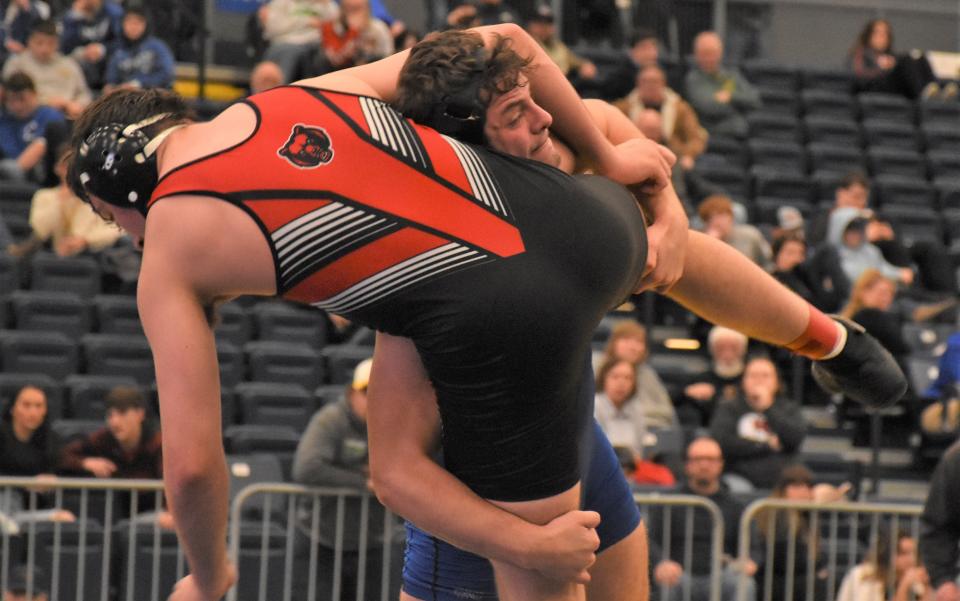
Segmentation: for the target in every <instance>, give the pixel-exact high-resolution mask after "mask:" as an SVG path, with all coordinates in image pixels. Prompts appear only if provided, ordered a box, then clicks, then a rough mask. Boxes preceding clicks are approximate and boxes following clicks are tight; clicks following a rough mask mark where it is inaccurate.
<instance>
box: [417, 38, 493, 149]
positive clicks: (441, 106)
mask: <svg viewBox="0 0 960 601" xmlns="http://www.w3.org/2000/svg"><path fill="white" fill-rule="evenodd" d="M473 58H474V67H473V68H472V69H470V81H469V82H468V83H467V85H466V86H464V87H463V89H461V90H459V91H458V92H455V93H453V94H447V95H446V96H444V97H443V100H441V101H440V102H439V103H437V104H435V105H433V107H432V108H431V110H430V114H429V115H427V119H426V121H425V122H424V123H423V125H426V126H427V127H431V128H433V129H435V130H437V131H438V132H440V133H442V134H445V135H448V136H450V137H451V138H456V139H457V140H460V141H461V142H469V143H471V144H483V142H484V138H483V126H484V124H485V123H486V121H487V107H486V106H485V105H484V104H483V102H481V101H480V87H481V86H482V85H483V74H484V72H485V71H486V69H487V53H486V48H484V47H483V46H482V45H481V46H479V47H478V48H477V49H476V50H475V51H474V53H473Z"/></svg>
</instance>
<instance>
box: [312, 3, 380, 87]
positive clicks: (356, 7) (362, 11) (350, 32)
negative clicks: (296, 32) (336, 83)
mask: <svg viewBox="0 0 960 601" xmlns="http://www.w3.org/2000/svg"><path fill="white" fill-rule="evenodd" d="M340 11H341V15H340V17H339V18H337V19H333V20H331V21H326V22H325V23H323V25H321V28H320V30H321V45H322V53H321V55H320V56H318V58H319V59H320V62H321V64H320V65H319V66H318V67H317V68H315V69H314V71H315V72H317V73H323V72H326V71H335V70H337V69H345V68H347V67H355V66H357V65H364V64H366V63H370V62H373V61H375V60H378V59H381V58H383V57H385V56H388V55H390V54H393V36H392V35H390V28H389V27H387V24H386V23H384V22H383V21H381V20H380V19H378V18H376V17H374V16H373V14H372V13H371V12H370V2H369V0H341V2H340Z"/></svg>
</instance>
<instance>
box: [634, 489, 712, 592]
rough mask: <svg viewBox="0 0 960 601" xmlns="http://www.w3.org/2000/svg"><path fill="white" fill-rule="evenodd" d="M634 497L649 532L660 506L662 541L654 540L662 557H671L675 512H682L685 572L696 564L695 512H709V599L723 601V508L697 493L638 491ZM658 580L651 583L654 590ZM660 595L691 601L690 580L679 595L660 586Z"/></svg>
mask: <svg viewBox="0 0 960 601" xmlns="http://www.w3.org/2000/svg"><path fill="white" fill-rule="evenodd" d="M634 500H635V501H636V503H637V505H638V506H639V507H640V512H641V514H642V515H643V520H644V522H645V523H646V524H647V528H648V531H649V529H650V527H651V525H652V524H651V511H650V510H651V509H658V510H659V512H660V513H659V515H658V516H656V517H657V519H658V520H660V521H661V522H662V526H658V528H660V529H661V536H660V537H659V540H652V539H651V543H657V544H659V546H660V548H661V549H662V551H663V557H665V558H668V557H671V555H672V554H671V550H672V549H671V547H672V544H673V542H674V537H673V532H672V531H671V530H672V528H673V526H674V512H675V511H677V512H680V511H682V512H683V537H682V541H683V562H682V563H681V562H678V563H681V565H682V566H683V572H684V574H691V573H692V570H691V568H692V566H693V546H694V545H693V537H694V533H695V532H694V513H695V511H697V510H698V509H699V510H702V511H706V512H707V515H709V517H710V523H711V528H710V532H711V534H710V549H711V551H710V597H709V601H720V588H721V578H722V568H721V560H722V558H723V532H724V524H723V515H722V514H721V512H720V508H719V507H717V505H716V504H715V503H714V502H713V501H711V500H710V499H708V498H706V497H701V496H696V495H673V494H671V495H661V494H638V495H634ZM654 587H655V583H651V591H652V590H653V589H654ZM658 592H659V598H660V600H661V601H667V600H668V599H670V600H672V601H691V593H692V591H691V581H690V579H689V578H688V579H685V580H684V581H683V586H681V591H680V594H679V596H676V595H674V596H672V597H671V593H672V591H671V590H670V589H667V588H665V587H659V591H658ZM693 601H705V600H703V599H693Z"/></svg>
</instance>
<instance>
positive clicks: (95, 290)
mask: <svg viewBox="0 0 960 601" xmlns="http://www.w3.org/2000/svg"><path fill="white" fill-rule="evenodd" d="M30 273H31V278H30V288H31V289H32V290H51V291H54V292H75V293H77V294H79V295H80V296H83V297H91V296H93V295H95V294H99V292H100V286H101V283H100V265H99V264H98V263H97V261H96V259H94V258H93V257H83V256H77V257H58V256H56V255H53V254H50V253H38V254H37V255H36V256H35V257H34V258H33V259H32V260H31V262H30Z"/></svg>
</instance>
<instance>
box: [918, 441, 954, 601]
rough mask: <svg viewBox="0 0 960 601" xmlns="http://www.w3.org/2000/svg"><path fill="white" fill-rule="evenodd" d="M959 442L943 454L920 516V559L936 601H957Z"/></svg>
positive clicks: (931, 480)
mask: <svg viewBox="0 0 960 601" xmlns="http://www.w3.org/2000/svg"><path fill="white" fill-rule="evenodd" d="M958 540H960V442H957V443H954V444H953V446H951V447H950V448H949V449H947V451H946V452H945V453H944V454H943V458H942V459H941V460H940V464H939V465H937V469H936V470H934V472H933V477H932V478H931V479H930V491H929V492H928V493H927V502H926V504H925V505H924V506H923V515H921V516H920V557H921V560H922V561H923V565H924V567H926V568H927V573H928V574H929V575H930V583H931V584H932V585H933V587H934V589H936V591H937V593H936V600H937V601H960V586H958V585H957V577H958V576H960V568H958V567H957V560H958V559H960V548H958V547H957V541H958Z"/></svg>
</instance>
